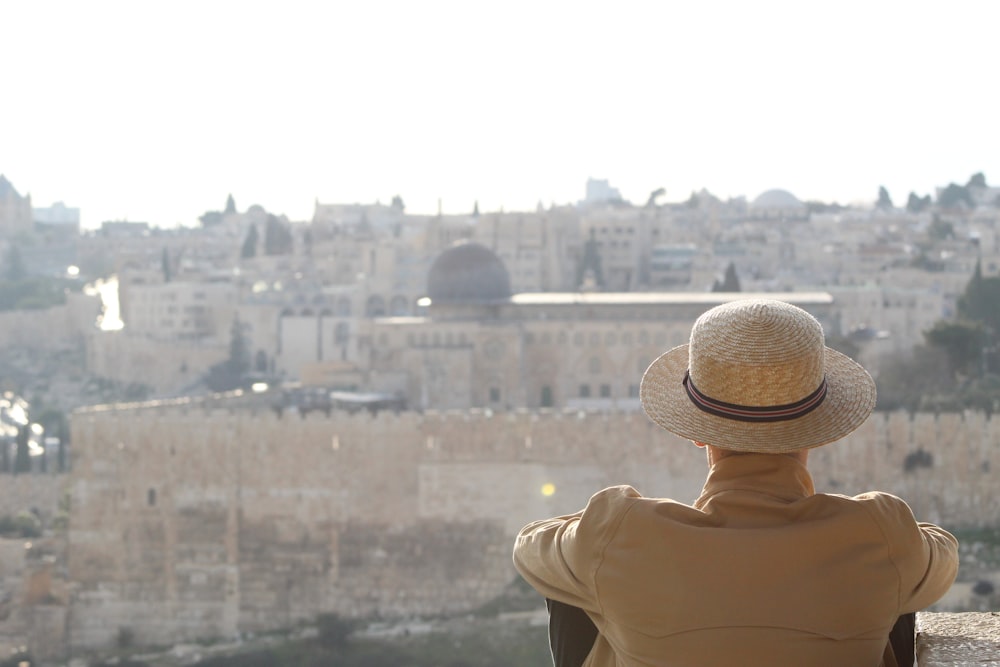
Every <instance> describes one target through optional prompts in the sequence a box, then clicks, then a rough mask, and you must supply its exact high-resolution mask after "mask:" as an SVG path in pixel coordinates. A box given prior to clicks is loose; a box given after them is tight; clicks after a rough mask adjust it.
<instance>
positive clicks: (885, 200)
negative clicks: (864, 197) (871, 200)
mask: <svg viewBox="0 0 1000 667" xmlns="http://www.w3.org/2000/svg"><path fill="white" fill-rule="evenodd" d="M875 206H876V208H881V209H891V208H893V206H892V197H890V196H889V191H888V190H886V189H885V186H884V185H880V186H878V201H877V202H876V203H875Z"/></svg>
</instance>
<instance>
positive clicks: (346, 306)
mask: <svg viewBox="0 0 1000 667" xmlns="http://www.w3.org/2000/svg"><path fill="white" fill-rule="evenodd" d="M419 308H420V306H419V305H418V303H417V299H411V298H410V297H407V296H403V295H401V294H397V295H395V296H393V297H391V298H389V299H386V298H385V297H383V296H381V295H378V294H373V295H371V296H369V297H368V298H367V299H366V300H365V304H364V312H363V313H362V314H363V316H364V317H406V316H410V315H416V314H417V312H419V310H418V309H419ZM353 314H354V308H353V305H352V302H351V299H350V298H348V297H346V296H345V297H340V298H338V299H337V301H336V302H335V303H334V304H332V305H331V304H329V303H320V304H317V303H312V304H308V303H307V304H296V305H294V306H286V307H285V308H284V309H282V311H281V316H282V317H317V316H318V317H351V316H352V315H353Z"/></svg>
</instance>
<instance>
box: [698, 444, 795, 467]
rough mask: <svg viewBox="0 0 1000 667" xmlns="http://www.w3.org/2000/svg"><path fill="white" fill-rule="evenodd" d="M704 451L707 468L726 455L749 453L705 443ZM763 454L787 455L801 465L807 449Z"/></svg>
mask: <svg viewBox="0 0 1000 667" xmlns="http://www.w3.org/2000/svg"><path fill="white" fill-rule="evenodd" d="M705 452H706V455H707V456H708V467H709V468H711V467H712V466H714V465H715V464H716V463H718V462H719V461H721V460H722V459H724V458H727V457H730V456H745V455H747V454H749V453H751V452H736V451H733V450H731V449H723V448H721V447H716V446H715V445H705ZM765 456H788V457H790V458H793V459H795V460H796V461H798V462H799V463H801V464H802V465H806V463H807V461H808V459H809V450H808V449H798V450H795V451H792V452H785V453H782V454H765Z"/></svg>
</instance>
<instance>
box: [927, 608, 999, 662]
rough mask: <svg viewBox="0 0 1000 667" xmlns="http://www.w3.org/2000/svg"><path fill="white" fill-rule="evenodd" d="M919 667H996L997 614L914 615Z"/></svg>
mask: <svg viewBox="0 0 1000 667" xmlns="http://www.w3.org/2000/svg"><path fill="white" fill-rule="evenodd" d="M917 665H918V666H919V667H1000V612H995V611H988V612H969V613H963V614H939V613H930V612H921V613H919V614H917Z"/></svg>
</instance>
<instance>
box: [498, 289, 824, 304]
mask: <svg viewBox="0 0 1000 667" xmlns="http://www.w3.org/2000/svg"><path fill="white" fill-rule="evenodd" d="M740 299H776V300H778V301H785V302H787V303H791V304H795V305H799V306H801V305H828V304H831V303H833V296H832V295H831V294H830V293H829V292H526V293H523V294H515V295H514V296H512V297H511V298H510V301H511V303H513V304H517V305H520V306H543V305H557V306H561V305H571V304H579V305H589V306H613V305H625V304H633V305H664V304H677V305H706V306H716V305H719V304H722V303H729V302H730V301H738V300H740Z"/></svg>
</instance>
